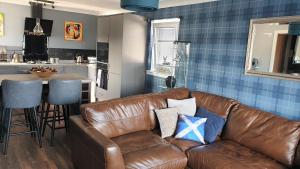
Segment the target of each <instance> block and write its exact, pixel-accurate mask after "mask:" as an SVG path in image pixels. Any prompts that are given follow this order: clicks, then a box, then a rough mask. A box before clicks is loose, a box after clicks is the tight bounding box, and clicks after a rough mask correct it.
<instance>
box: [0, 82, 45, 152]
mask: <svg viewBox="0 0 300 169" xmlns="http://www.w3.org/2000/svg"><path fill="white" fill-rule="evenodd" d="M1 85H2V119H1V120H2V121H1V124H2V127H1V130H2V132H1V133H2V137H3V139H4V140H3V154H4V155H6V154H7V148H8V142H9V137H10V136H11V135H13V136H14V135H22V134H32V133H35V134H36V135H37V138H38V142H39V145H40V147H41V146H42V140H41V133H40V127H39V124H38V122H37V111H36V108H37V107H38V106H39V105H40V103H41V97H42V90H43V84H42V81H40V80H34V81H11V80H4V81H2V83H1ZM14 109H24V115H25V119H26V121H25V122H24V123H12V111H13V110H14ZM28 123H29V124H28ZM22 124H23V125H29V126H30V131H24V132H18V133H11V132H10V128H11V127H13V126H20V125H22ZM1 139H2V138H1Z"/></svg>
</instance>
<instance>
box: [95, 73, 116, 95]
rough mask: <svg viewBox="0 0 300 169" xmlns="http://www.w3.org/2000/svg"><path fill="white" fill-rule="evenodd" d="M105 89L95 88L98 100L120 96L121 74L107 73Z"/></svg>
mask: <svg viewBox="0 0 300 169" xmlns="http://www.w3.org/2000/svg"><path fill="white" fill-rule="evenodd" d="M108 78H109V79H108V84H107V87H108V89H107V90H104V89H101V88H97V92H96V93H97V94H96V95H97V99H98V101H105V100H110V99H116V98H120V97H121V75H118V74H114V73H109V76H108Z"/></svg>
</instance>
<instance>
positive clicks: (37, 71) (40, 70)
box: [29, 67, 57, 78]
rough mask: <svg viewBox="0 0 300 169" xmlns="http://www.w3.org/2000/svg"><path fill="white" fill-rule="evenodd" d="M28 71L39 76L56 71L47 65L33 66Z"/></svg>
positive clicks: (46, 76)
mask: <svg viewBox="0 0 300 169" xmlns="http://www.w3.org/2000/svg"><path fill="white" fill-rule="evenodd" d="M29 72H30V73H31V74H33V75H36V76H38V77H40V78H48V77H50V76H52V75H54V74H55V73H57V70H56V69H54V68H49V67H46V68H43V67H33V68H31V70H30V71H29Z"/></svg>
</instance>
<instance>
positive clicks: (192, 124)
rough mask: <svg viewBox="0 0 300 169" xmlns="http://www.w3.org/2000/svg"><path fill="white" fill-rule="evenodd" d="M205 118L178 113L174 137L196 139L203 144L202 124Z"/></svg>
mask: <svg viewBox="0 0 300 169" xmlns="http://www.w3.org/2000/svg"><path fill="white" fill-rule="evenodd" d="M206 120H207V119H206V118H200V117H192V116H185V115H183V114H181V115H179V117H178V121H177V129H176V132H175V138H180V139H185V140H191V141H196V142H200V143H203V144H205V141H204V133H205V131H204V126H205V122H206Z"/></svg>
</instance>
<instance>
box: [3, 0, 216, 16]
mask: <svg viewBox="0 0 300 169" xmlns="http://www.w3.org/2000/svg"><path fill="white" fill-rule="evenodd" d="M53 1H55V9H56V10H63V11H69V12H77V13H85V14H90V15H99V16H102V15H113V14H119V13H126V12H130V11H127V10H124V9H121V8H120V0H53ZM160 1H161V2H160V8H167V7H173V6H181V5H188V4H195V3H204V2H211V1H216V0H160ZM0 2H7V3H13V4H19V5H29V4H28V2H29V0H0ZM46 8H51V7H50V6H49V7H46Z"/></svg>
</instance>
